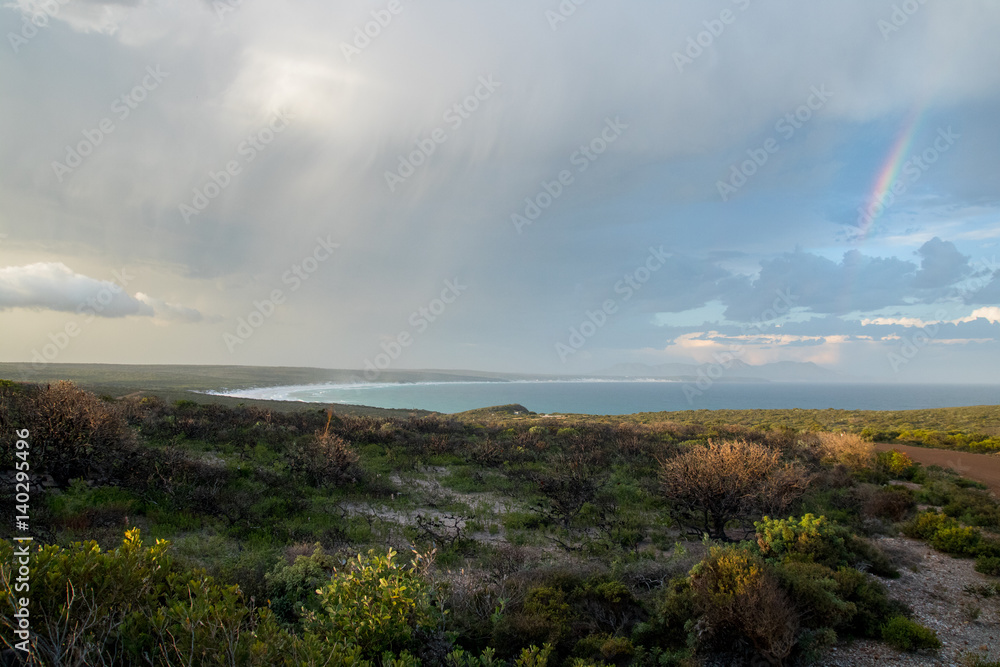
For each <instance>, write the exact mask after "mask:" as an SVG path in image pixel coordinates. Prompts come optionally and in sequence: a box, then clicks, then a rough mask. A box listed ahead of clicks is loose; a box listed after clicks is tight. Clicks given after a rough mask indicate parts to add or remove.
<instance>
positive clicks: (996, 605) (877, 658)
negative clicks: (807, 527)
mask: <svg viewBox="0 0 1000 667" xmlns="http://www.w3.org/2000/svg"><path fill="white" fill-rule="evenodd" d="M876 543H877V544H878V545H879V546H880V547H882V548H883V549H884V550H885V551H886V552H887V553H889V554H891V555H892V556H894V558H895V559H896V561H897V563H898V564H899V567H900V571H901V572H902V576H901V577H900V578H899V579H895V580H892V579H888V580H883V581H885V583H886V586H887V587H888V588H889V594H890V596H891V597H893V598H895V599H899V600H902V601H903V602H905V603H906V604H908V605H910V607H911V608H912V609H913V612H914V620H916V621H917V622H919V623H921V624H923V625H925V626H927V627H928V628H931V629H933V630H934V631H935V632H937V635H938V638H939V639H940V640H941V643H942V644H944V646H943V647H942V648H941V649H940V650H937V651H920V652H917V653H902V652H900V651H896V650H895V649H893V648H891V647H889V646H888V645H887V644H885V643H882V642H876V641H855V642H852V643H846V642H845V643H841V644H838V645H837V646H836V647H834V648H833V649H831V650H830V652H829V653H828V655H827V656H826V657H825V658H824V659H821V660H820V661H819V664H822V665H828V666H830V667H856V666H868V665H893V666H895V665H956V666H959V667H961V666H963V665H971V664H973V660H974V657H975V656H979V657H980V658H982V659H984V660H1000V595H995V594H994V595H992V596H990V597H985V596H984V595H983V592H984V591H986V590H988V586H989V585H990V584H994V583H997V580H996V579H991V578H990V577H986V576H984V575H982V574H979V573H978V572H976V571H975V570H974V569H973V561H972V560H966V559H958V558H952V557H951V556H948V555H946V554H942V553H938V552H937V551H935V550H934V549H931V548H930V547H929V546H927V545H926V544H924V543H923V542H919V541H917V540H912V539H909V538H906V537H884V538H880V539H877V540H876Z"/></svg>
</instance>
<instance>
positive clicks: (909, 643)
mask: <svg viewBox="0 0 1000 667" xmlns="http://www.w3.org/2000/svg"><path fill="white" fill-rule="evenodd" d="M882 639H883V640H885V642H886V643H888V644H889V645H890V646H892V647H894V648H897V649H899V650H900V651H916V650H919V649H938V648H941V640H939V639H938V637H937V633H936V632H934V631H933V630H931V629H930V628H925V627H924V626H922V625H920V624H919V623H917V622H916V621H911V620H910V619H908V618H906V617H905V616H894V617H892V618H891V619H890V620H889V622H888V623H886V624H885V625H883V626H882Z"/></svg>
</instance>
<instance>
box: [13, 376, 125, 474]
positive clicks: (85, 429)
mask: <svg viewBox="0 0 1000 667" xmlns="http://www.w3.org/2000/svg"><path fill="white" fill-rule="evenodd" d="M0 405H2V406H3V407H4V408H5V409H6V414H5V415H4V416H5V417H7V419H0V425H5V424H6V422H7V421H10V422H12V423H15V424H16V426H17V428H18V429H22V428H26V429H28V430H29V431H30V432H31V469H32V471H33V472H35V473H48V474H50V475H52V477H53V479H55V481H56V483H57V484H59V486H60V487H65V486H67V485H68V484H69V481H70V480H71V479H74V478H86V479H97V480H102V481H106V480H108V479H110V478H112V477H113V476H114V475H115V473H116V472H117V471H118V470H119V469H121V468H122V467H123V464H125V465H127V462H128V460H129V458H130V455H131V454H132V453H133V452H134V450H135V448H136V440H135V436H134V435H133V433H132V431H131V430H130V429H129V428H128V425H127V424H126V423H125V420H124V419H123V418H122V417H121V415H120V414H119V413H118V411H117V410H116V408H115V406H114V405H113V404H109V403H107V402H106V401H102V400H101V399H99V398H98V397H97V396H94V395H93V394H91V393H90V392H86V391H83V390H82V389H79V388H77V387H76V385H74V384H73V383H71V382H57V383H56V384H52V385H47V386H45V387H38V386H35V385H21V386H16V387H10V386H4V387H0ZM3 442H4V451H3V452H2V456H0V461H2V463H3V465H4V467H8V466H9V467H11V468H13V467H14V466H13V451H14V449H13V445H14V443H13V441H10V440H9V439H7V438H4V440H3Z"/></svg>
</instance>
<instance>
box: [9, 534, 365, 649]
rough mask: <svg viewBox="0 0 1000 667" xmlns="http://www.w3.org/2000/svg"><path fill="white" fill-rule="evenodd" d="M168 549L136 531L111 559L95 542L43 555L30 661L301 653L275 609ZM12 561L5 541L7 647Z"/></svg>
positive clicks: (35, 587)
mask: <svg viewBox="0 0 1000 667" xmlns="http://www.w3.org/2000/svg"><path fill="white" fill-rule="evenodd" d="M168 546H169V545H168V544H167V543H166V542H163V541H157V543H156V545H155V546H152V547H148V548H147V547H143V544H142V541H141V539H140V537H139V531H138V530H131V531H128V532H127V533H126V534H125V539H124V541H123V542H122V544H121V546H119V547H118V548H116V549H115V550H114V551H109V552H102V551H101V549H100V547H98V546H97V544H96V543H95V542H84V543H80V542H77V543H74V544H72V545H70V547H69V548H68V549H63V548H60V547H58V546H54V545H44V546H39V547H37V549H36V550H35V551H34V553H33V559H32V560H33V562H32V581H31V625H32V631H33V632H32V639H31V641H32V654H33V655H34V656H35V657H36V658H38V659H39V660H40V661H41V662H42V663H43V664H57V665H61V664H138V663H140V662H143V663H146V664H153V665H171V664H208V663H209V662H210V661H209V657H210V656H211V657H212V658H213V659H214V658H215V657H216V656H227V658H228V659H229V660H230V661H231V662H232V663H233V664H246V665H273V664H279V663H281V662H283V659H284V656H285V655H286V654H289V653H290V652H293V650H294V648H295V641H294V638H293V637H291V636H289V635H288V634H287V633H283V632H282V631H281V630H280V629H279V628H278V627H277V625H276V624H275V623H274V620H273V617H272V616H271V614H270V612H269V611H268V610H267V609H259V610H254V609H252V608H250V607H249V606H247V605H246V603H245V600H244V598H243V595H242V593H241V592H240V590H239V587H238V586H226V585H223V584H220V583H217V582H216V581H215V580H214V579H212V578H211V577H209V576H207V575H206V574H205V573H204V572H203V571H198V570H194V571H189V570H183V569H180V568H177V567H175V566H174V564H173V561H172V560H171V558H170V557H169V556H168V555H167V553H166V552H167V548H168ZM12 554H13V547H12V546H11V545H10V544H9V543H7V542H5V541H0V558H2V562H0V625H2V626H3V632H4V635H5V636H4V641H8V642H9V637H11V636H12V633H13V630H14V628H15V625H16V619H15V618H14V617H13V611H14V609H13V607H14V605H13V603H12V600H11V598H12V597H13V596H14V595H15V592H14V591H13V590H12V584H13V582H14V580H13V571H12V569H11V567H10V563H12V562H13V557H12ZM328 648H329V650H330V651H333V650H334V649H333V648H332V647H328ZM337 664H342V663H337ZM348 664H349V663H348Z"/></svg>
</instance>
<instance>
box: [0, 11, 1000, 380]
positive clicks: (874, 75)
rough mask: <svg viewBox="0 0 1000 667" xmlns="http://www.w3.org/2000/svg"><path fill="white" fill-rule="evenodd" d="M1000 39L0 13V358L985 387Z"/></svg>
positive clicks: (650, 17) (852, 20) (981, 19)
mask: <svg viewBox="0 0 1000 667" xmlns="http://www.w3.org/2000/svg"><path fill="white" fill-rule="evenodd" d="M998 30H1000V3H997V2H995V0H961V1H959V2H949V3H945V2H935V1H934V0H906V1H897V2H887V1H883V0H839V1H838V2H836V3H801V2H791V1H790V0H787V1H786V0H771V1H767V0H714V1H710V2H705V1H704V0H676V1H669V2H653V1H643V0H632V1H629V0H626V1H623V2H616V3H612V2H607V1H601V0H561V1H558V0H530V1H522V0H502V1H501V0H477V1H476V2H457V1H455V0H451V1H447V0H420V1H419V2H417V1H414V0H375V1H364V2H351V3H329V2H318V1H305V0H301V1H292V2H281V3H278V2H259V1H257V2H251V1H249V0H247V1H241V0H213V1H208V0H177V1H175V2H169V3H167V2H159V1H156V0H118V1H117V2H100V1H97V0H47V1H42V2H39V1H37V0H13V1H10V0H8V1H7V2H5V4H3V6H2V8H0V34H2V35H3V36H4V39H3V42H4V43H3V44H0V117H2V118H3V119H4V120H5V122H4V123H2V124H0V153H2V158H3V159H2V160H0V331H2V334H0V360H2V361H22V362H24V361H32V362H34V364H35V367H36V368H43V367H44V366H45V365H46V364H49V363H56V362H59V363H62V362H104V363H146V364H149V363H185V364H238V365H266V366H309V367H319V368H350V369H364V368H367V369H369V370H370V371H371V373H370V375H371V376H372V377H375V376H377V375H378V371H379V370H380V369H420V368H437V369H476V370H489V371H502V372H524V373H555V374H571V375H573V374H586V373H597V372H600V371H602V370H604V369H608V368H611V367H613V366H615V365H616V364H623V363H630V364H632V363H643V364H650V365H656V364H664V363H677V362H687V363H697V364H703V365H711V364H722V365H725V366H727V367H728V365H729V364H731V362H732V360H740V361H742V362H744V363H748V364H763V363H769V362H777V361H796V362H813V363H816V364H818V365H820V366H823V367H824V368H828V369H830V370H833V371H835V372H837V373H840V374H842V375H843V376H844V377H851V378H859V379H866V380H876V381H883V382H936V381H940V382H994V381H996V368H998V367H1000V253H998V250H1000V248H998V240H1000V121H998V120H997V119H1000V40H997V39H996V34H997V32H998ZM372 369H374V370H372Z"/></svg>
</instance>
